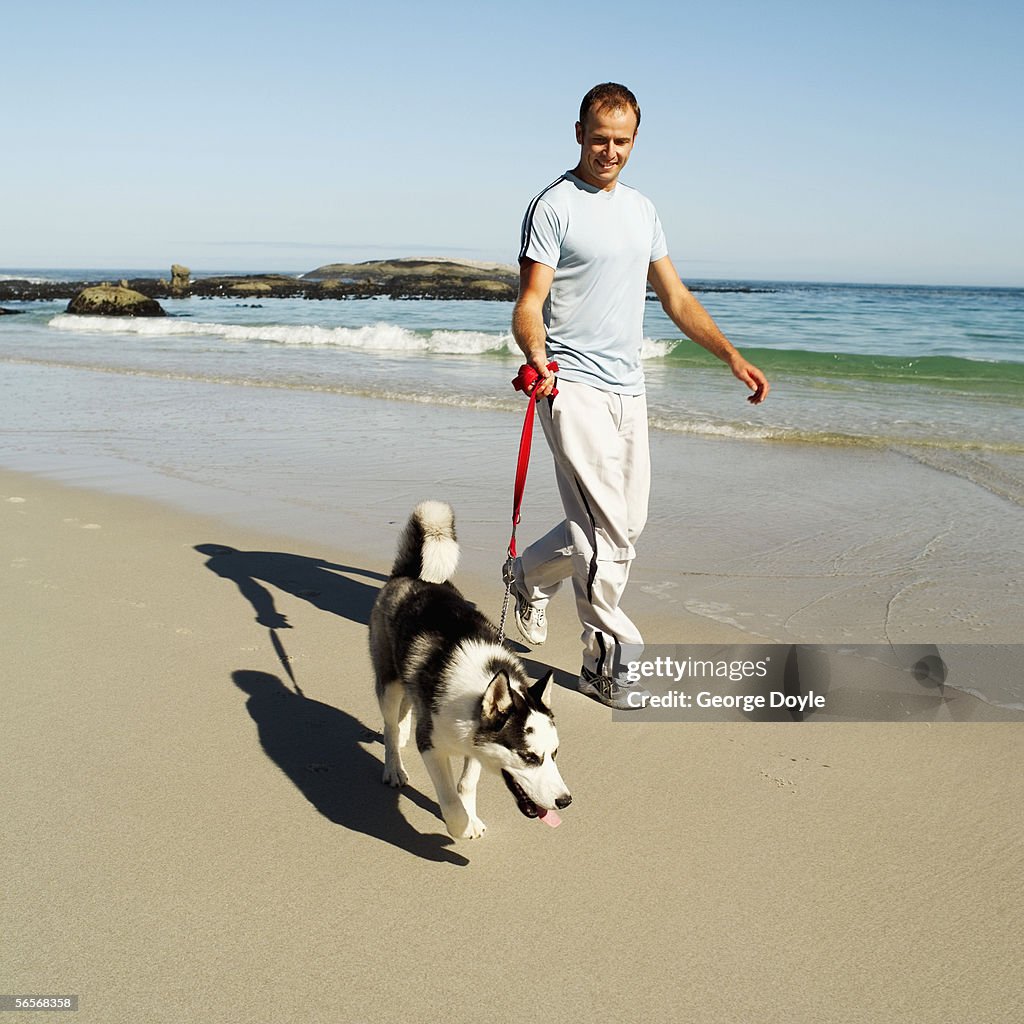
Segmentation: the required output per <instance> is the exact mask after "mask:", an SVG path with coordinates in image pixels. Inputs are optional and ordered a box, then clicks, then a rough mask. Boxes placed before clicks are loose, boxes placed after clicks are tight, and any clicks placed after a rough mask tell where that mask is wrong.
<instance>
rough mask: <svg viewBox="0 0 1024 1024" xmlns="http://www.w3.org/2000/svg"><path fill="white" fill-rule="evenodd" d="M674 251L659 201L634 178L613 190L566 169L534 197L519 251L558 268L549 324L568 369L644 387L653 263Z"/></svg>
mask: <svg viewBox="0 0 1024 1024" xmlns="http://www.w3.org/2000/svg"><path fill="white" fill-rule="evenodd" d="M667 254H668V247H667V246H666V244H665V235H664V232H663V231H662V229H661V222H660V221H659V220H658V214H657V212H656V211H655V209H654V204H653V203H652V202H651V201H650V200H649V199H647V198H646V197H645V196H643V195H641V194H640V193H639V192H637V190H636V189H634V188H630V186H629V185H623V184H622V183H621V182H618V183H617V184H616V186H615V188H614V189H612V190H611V191H610V192H606V191H604V190H603V189H599V188H596V187H594V186H592V185H588V184H587V183H586V182H584V181H581V180H580V179H579V178H577V177H576V175H575V174H572V173H571V172H570V171H566V173H565V174H563V175H562V176H561V177H560V178H559V179H558V180H557V181H554V182H552V184H550V185H549V186H548V187H547V188H546V189H544V191H543V192H541V193H540V194H539V195H538V196H536V197H534V199H533V201H532V202H531V203H530V206H529V208H528V209H527V211H526V216H525V217H524V218H523V232H522V246H521V248H520V251H519V258H520V260H522V259H524V258H526V259H531V260H534V261H535V262H537V263H543V264H544V265H545V266H548V267H552V268H553V269H554V271H555V277H554V280H553V282H552V284H551V293H550V294H549V296H548V299H547V302H545V304H544V325H545V327H546V328H547V334H548V358H549V359H554V360H556V361H557V362H558V375H559V376H560V377H564V378H565V379H566V380H573V381H579V382H580V383H583V384H590V385H591V386H592V387H595V388H599V389H600V390H602V391H614V392H616V393H618V394H622V395H639V394H643V391H644V371H643V366H642V364H641V361H640V350H641V348H642V346H643V336H644V331H643V327H644V304H645V302H646V297H647V271H648V268H649V267H650V265H651V263H653V262H654V261H655V260H659V259H661V258H662V257H663V256H666V255H667Z"/></svg>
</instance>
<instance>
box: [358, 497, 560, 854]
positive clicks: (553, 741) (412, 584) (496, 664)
mask: <svg viewBox="0 0 1024 1024" xmlns="http://www.w3.org/2000/svg"><path fill="white" fill-rule="evenodd" d="M458 559H459V547H458V544H457V543H456V540H455V518H454V515H453V513H452V510H451V508H450V507H449V506H448V505H446V504H444V503H443V502H440V501H424V502H422V503H421V504H419V505H417V506H416V508H415V509H414V510H413V513H412V516H411V518H410V519H409V522H408V523H407V524H406V527H405V531H404V533H403V534H402V538H401V540H400V541H399V545H398V556H397V557H396V559H395V564H394V568H393V569H392V570H391V578H390V579H389V580H388V582H387V583H386V584H385V585H384V587H383V588H382V589H381V591H380V594H379V595H378V597H377V601H376V603H375V604H374V606H373V612H372V613H371V615H370V655H371V657H372V659H373V668H374V672H375V673H376V676H377V699H378V700H379V701H380V710H381V714H382V715H383V716H384V782H385V783H387V784H388V785H390V786H403V785H405V783H406V782H408V780H409V776H408V775H407V774H406V771H405V766H404V765H403V764H402V750H401V748H402V747H403V746H404V745H405V743H406V741H407V740H408V738H409V733H410V730H411V718H412V716H413V714H415V718H416V746H417V747H418V748H419V751H420V754H422V755H423V761H424V763H425V764H426V766H427V771H428V772H429V773H430V778H431V780H432V781H433V783H434V787H435V788H436V790H437V797H438V801H439V803H440V805H441V813H442V814H443V815H444V821H445V825H446V826H447V827H448V832H449V833H450V834H451V835H452V837H453V838H455V839H478V838H479V837H480V836H482V835H483V834H484V829H485V828H486V826H485V825H484V823H483V822H482V821H481V820H480V819H479V818H478V817H477V815H476V787H477V782H478V780H479V778H480V771H481V768H487V769H489V770H491V771H493V772H500V773H501V775H502V777H503V778H504V780H505V785H506V786H508V788H509V790H510V791H511V793H512V795H513V796H514V797H515V799H516V803H517V804H518V805H519V810H520V811H522V813H523V814H525V815H526V816H527V817H528V818H538V817H539V818H542V819H545V818H546V819H547V820H548V822H549V823H551V824H553V823H557V821H558V816H557V814H556V813H555V812H554V808H556V807H557V808H559V809H562V808H564V807H568V806H569V803H570V802H571V800H572V797H571V796H570V794H569V790H568V789H566V786H565V783H564V782H563V781H562V776H561V775H560V774H559V771H558V768H557V766H556V765H555V755H556V754H557V753H558V733H557V732H556V730H555V722H554V717H553V716H552V714H551V704H550V697H551V687H552V682H551V679H552V673H550V672H549V673H548V674H547V676H545V678H543V679H542V680H540V681H539V682H537V683H534V684H532V685H531V683H530V680H529V678H528V676H527V675H526V671H525V670H524V668H523V666H522V663H521V662H520V661H519V659H518V658H517V657H516V656H515V655H514V654H513V653H512V652H511V651H509V650H508V649H507V648H505V647H503V646H502V645H501V644H499V643H498V636H497V631H496V630H495V628H494V626H492V625H491V623H490V622H489V621H488V620H487V619H486V618H485V617H484V616H483V615H482V614H481V613H480V612H479V611H477V610H476V608H475V607H474V606H473V605H471V604H470V603H469V602H468V601H467V600H466V599H465V598H464V597H463V596H462V595H461V594H460V593H459V591H458V590H456V588H455V587H454V586H453V585H452V584H451V583H450V582H449V580H450V577H451V576H452V574H453V573H454V572H455V566H456V564H457V562H458ZM452 758H457V759H459V761H458V763H453V762H452V760H451V759H452ZM453 768H454V769H459V770H460V771H461V775H460V777H459V780H458V783H457V784H456V781H455V776H454V775H453Z"/></svg>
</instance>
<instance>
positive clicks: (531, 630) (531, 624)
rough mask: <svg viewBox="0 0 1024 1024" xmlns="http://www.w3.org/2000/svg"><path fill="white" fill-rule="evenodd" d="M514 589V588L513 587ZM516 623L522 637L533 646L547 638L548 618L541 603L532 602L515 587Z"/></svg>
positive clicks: (538, 645)
mask: <svg viewBox="0 0 1024 1024" xmlns="http://www.w3.org/2000/svg"><path fill="white" fill-rule="evenodd" d="M514 589H515V588H514ZM515 599H516V625H517V626H518V627H519V632H520V634H521V635H522V638H523V639H524V640H525V641H526V642H527V643H529V644H533V646H534V647H540V645H541V644H542V643H544V641H545V640H547V638H548V619H547V616H546V615H545V614H544V608H543V607H542V606H541V605H536V604H532V603H531V601H530V599H529V598H528V597H527V596H526V595H525V594H521V593H520V592H519V591H518V589H515Z"/></svg>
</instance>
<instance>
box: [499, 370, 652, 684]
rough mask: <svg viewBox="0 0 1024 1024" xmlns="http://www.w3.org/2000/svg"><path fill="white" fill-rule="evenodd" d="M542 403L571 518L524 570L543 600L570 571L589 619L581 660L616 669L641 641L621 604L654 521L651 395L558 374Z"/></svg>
mask: <svg viewBox="0 0 1024 1024" xmlns="http://www.w3.org/2000/svg"><path fill="white" fill-rule="evenodd" d="M538 412H539V413H540V420H541V425H542V426H543V428H544V434H545V436H546V437H547V440H548V446H549V447H550V449H551V454H552V455H553V456H554V460H555V476H556V479H557V481H558V490H559V492H560V494H561V497H562V507H563V509H564V510H565V519H564V520H563V521H562V522H561V523H559V524H558V525H557V526H556V527H555V528H554V529H553V530H550V531H549V532H548V533H547V534H545V535H544V536H543V537H541V538H540V540H538V541H536V542H534V543H533V544H531V545H530V546H529V547H528V548H527V549H526V550H525V551H523V553H522V555H521V557H520V560H519V565H518V566H517V569H518V572H517V576H519V578H520V579H521V580H522V582H523V586H524V588H525V590H526V593H527V594H528V595H529V597H530V599H531V601H533V602H534V603H535V604H538V605H541V606H543V605H544V604H545V603H546V602H547V601H548V600H550V598H551V597H552V596H553V595H554V593H555V592H556V591H557V590H558V588H559V587H560V586H561V584H562V581H563V580H565V579H567V578H569V577H570V576H571V577H572V583H573V590H574V592H575V595H576V610H577V613H578V614H579V617H580V622H581V624H582V626H583V633H582V637H581V639H582V641H583V664H584V666H585V667H586V668H588V669H590V671H592V672H596V673H598V674H599V675H611V674H615V673H616V672H617V671H618V670H619V668H620V667H621V666H622V665H623V664H625V662H627V661H630V660H633V659H635V658H636V657H638V656H639V654H640V653H641V651H642V650H643V638H642V637H641V635H640V631H639V630H638V629H637V628H636V626H635V625H634V624H633V622H632V620H631V619H630V618H629V616H628V615H626V613H625V612H624V611H623V610H622V608H621V607H620V606H619V601H620V599H621V598H622V592H623V591H624V590H625V588H626V582H627V580H628V579H629V570H630V566H631V565H632V562H633V558H634V557H635V555H636V551H635V548H634V546H633V545H634V544H635V542H636V539H637V537H639V536H640V531H641V530H642V529H643V528H644V524H645V523H646V522H647V501H648V496H649V494H650V486H651V458H650V449H649V446H648V441H647V399H646V397H645V396H644V395H636V396H633V395H617V394H614V393H613V392H610V391H599V390H597V389H596V388H592V387H590V386H589V385H587V384H579V383H576V382H574V381H563V380H559V381H558V394H557V396H556V397H555V398H554V400H553V401H549V400H547V399H541V401H540V403H539V406H538Z"/></svg>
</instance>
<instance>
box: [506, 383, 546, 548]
mask: <svg viewBox="0 0 1024 1024" xmlns="http://www.w3.org/2000/svg"><path fill="white" fill-rule="evenodd" d="M548 369H549V370H550V371H551V372H552V373H558V363H548ZM539 380H540V374H539V373H538V372H537V371H536V370H535V369H534V368H533V367H532V366H530V365H528V364H526V363H524V364H523V365H522V366H520V367H519V375H518V376H517V377H516V379H515V380H514V381H512V387H514V388H515V389H516V391H522V392H523V393H524V394H526V395H527V396H529V397H530V401H529V402H528V403H527V407H526V419H525V420H524V421H523V433H522V436H521V437H520V438H519V462H518V463H517V464H516V486H515V490H514V492H513V494H512V538H511V539H510V540H509V542H508V557H509V558H515V557H516V527H517V526H518V525H519V517H520V512H521V510H522V507H523V492H524V491H525V490H526V471H527V470H528V469H529V468H530V446H531V445H532V444H533V417H534V414H535V413H536V411H537V400H536V399H535V398H533V396H532V392H533V389H534V388H535V387H536V386H537V382H538V381H539ZM557 394H558V388H555V389H554V390H552V392H551V395H552V397H554V396H555V395H557Z"/></svg>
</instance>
